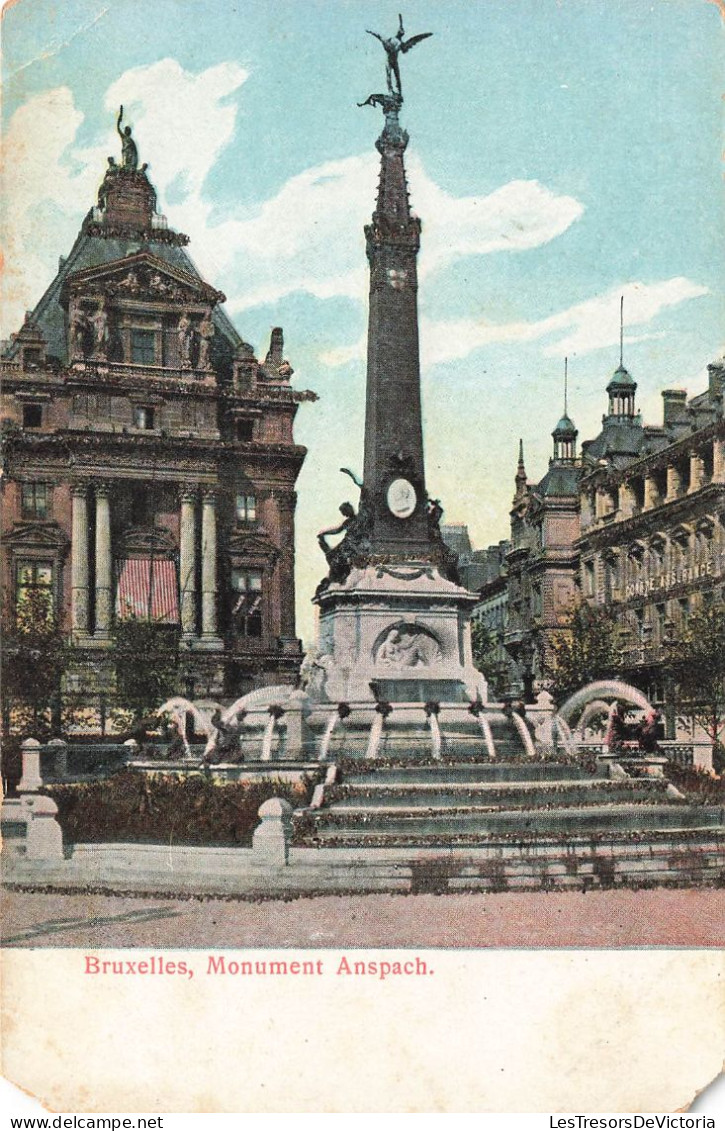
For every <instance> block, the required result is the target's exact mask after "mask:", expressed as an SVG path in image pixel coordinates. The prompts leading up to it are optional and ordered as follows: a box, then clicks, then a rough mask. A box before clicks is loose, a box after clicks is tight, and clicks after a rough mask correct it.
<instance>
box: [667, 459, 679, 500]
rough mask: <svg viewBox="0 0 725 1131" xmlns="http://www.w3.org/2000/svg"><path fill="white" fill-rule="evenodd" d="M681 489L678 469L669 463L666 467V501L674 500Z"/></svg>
mask: <svg viewBox="0 0 725 1131" xmlns="http://www.w3.org/2000/svg"><path fill="white" fill-rule="evenodd" d="M681 489H682V477H681V475H680V469H679V468H678V467H676V466H675V464H674V463H671V464H669V465H668V467H667V501H668V502H670V501H671V500H672V499H676V498H677V496H678V495H679V493H680V491H681Z"/></svg>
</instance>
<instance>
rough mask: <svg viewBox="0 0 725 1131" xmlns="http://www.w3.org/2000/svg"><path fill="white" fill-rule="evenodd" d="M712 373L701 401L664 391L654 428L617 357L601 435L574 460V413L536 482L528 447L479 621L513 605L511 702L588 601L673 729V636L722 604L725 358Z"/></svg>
mask: <svg viewBox="0 0 725 1131" xmlns="http://www.w3.org/2000/svg"><path fill="white" fill-rule="evenodd" d="M708 372H709V382H708V388H707V389H706V390H705V392H703V393H700V394H699V395H697V396H695V397H692V398H690V399H688V396H687V393H686V391H685V390H683V389H668V390H665V391H664V392H663V393H662V400H663V419H662V424H660V425H656V426H652V425H645V424H643V422H642V418H641V415H640V414H639V412H638V411H637V409H636V403H635V398H636V390H637V385H636V382H635V381H634V379H633V378H632V376H631V374H630V373H628V371H627V370H626V369H625V368H624V365H623V364H621V363H620V365H619V367H618V368H617V369H616V371H615V372H614V374H613V376H612V378H611V380H610V381H609V384H608V385H607V395H608V402H609V403H608V411H607V413H606V414H605V415H604V416H603V418H602V428H601V431H600V432H599V434H598V435H597V436H596V437H595V438H594V439H592V440H585V441H584V442H583V443H582V445H581V452H580V454H579V455H577V452H576V440H577V431H576V428H575V427H574V425H573V424H572V422H571V420H570V419H569V417H568V415H567V414H566V412H565V414H564V417H563V418H562V419H561V420H560V421H559V423H558V424H557V426H556V428H555V429H554V432H553V433H552V436H553V440H554V450H553V455H552V457H551V459H550V461H549V469H548V471H547V473H546V475H545V476H544V478H543V479H542V480H541V481H540V482H539V483H536V484H532V483H529V481H528V478H527V475H526V469H525V467H524V459H523V448H522V446H521V445H520V447H519V460H518V467H517V471H516V477H515V483H516V487H515V494H514V499H513V506H512V510H511V548H510V550H509V552H508V554H507V555H506V558H505V562H502V565H501V568H500V572H499V577H498V578H495V579H492V580H491V581H490V582H489V583H488V585H487V586H484V587H483V588H482V589H481V600H480V602H479V606H478V607H477V609H476V611H475V613H474V615H480V616H483V617H484V618H486V617H488V613H489V611H490V610H489V606H490V607H491V610H493V609H494V608H495V609H500V608H502V607H504V605H505V609H506V627H505V632H504V643H505V646H506V649H507V652H508V654H509V656H510V657H511V660H512V669H511V671H510V676H509V678H510V691H511V692H512V693H513V694H520V693H526V694H530V693H531V692H532V691H534V690H536V688H537V687H539V686H541V685H542V684H545V683H546V660H547V642H549V641H551V638H552V634H554V633H556V632H557V630H559V629H561V627H562V625H564V624H566V622H567V620H568V617H569V614H570V611H571V608H572V605H573V603H574V602H575V601H577V600H579V599H580V598H584V599H585V600H587V601H589V602H590V603H591V604H593V605H596V606H600V607H604V608H606V609H608V610H609V611H610V613H611V617H612V624H613V628H614V629H616V630H618V632H619V639H620V640H621V649H620V651H621V657H622V661H623V666H624V672H625V674H626V676H627V677H628V678H629V679H630V680H631V681H632V682H633V683H635V684H636V685H637V686H638V687H640V688H641V689H642V690H643V691H644V692H645V693H646V694H647V695H648V696H649V698H650V699H651V700H652V701H653V702H655V703H657V704H659V705H660V706H663V707H665V709H666V712H667V719H668V730H669V732H670V733H673V730H674V718H673V713H672V696H671V694H670V692H671V688H669V686H668V679H669V677H668V673H667V647H666V645H667V640H668V639H669V638H675V637H676V636H677V634H678V632H680V631H681V630H682V628H683V627H684V626H685V625H686V623H687V619H688V617H689V616H690V615H691V613H692V612H694V611H695V610H696V609H697V608H698V607H702V605H703V604H706V603H708V602H712V603H721V604H722V603H723V602H725V422H724V421H723V389H724V388H725V359H721V360H720V361H717V362H714V363H713V364H712V365H710V366H708ZM504 588H505V597H504V595H503V591H504Z"/></svg>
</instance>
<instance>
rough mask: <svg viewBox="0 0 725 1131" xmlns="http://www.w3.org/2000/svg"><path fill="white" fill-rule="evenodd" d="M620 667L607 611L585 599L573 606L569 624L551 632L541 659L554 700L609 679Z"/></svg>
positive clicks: (615, 631)
mask: <svg viewBox="0 0 725 1131" xmlns="http://www.w3.org/2000/svg"><path fill="white" fill-rule="evenodd" d="M619 668H620V658H619V652H618V635H617V626H616V624H615V622H614V620H613V619H612V617H611V615H610V613H609V612H608V611H607V610H606V609H598V608H593V607H592V606H591V605H588V604H587V603H586V602H585V601H582V602H580V603H579V604H577V605H575V606H574V607H573V608H572V610H571V613H570V614H569V618H568V623H567V624H566V625H564V626H563V627H562V628H561V629H560V630H558V631H557V632H555V633H554V634H553V635H552V638H551V641H550V642H549V646H548V648H547V653H546V656H545V661H544V670H545V674H546V676H547V677H548V679H549V690H550V692H551V694H552V695H553V697H554V699H555V700H556V702H557V703H563V702H564V701H565V700H566V699H568V698H569V696H570V695H572V694H573V693H574V692H575V691H578V690H579V688H580V687H584V686H585V685H586V684H587V683H592V682H593V681H594V680H597V679H608V678H609V679H611V678H612V677H613V676H615V675H617V674H618V671H619Z"/></svg>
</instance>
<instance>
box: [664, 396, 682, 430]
mask: <svg viewBox="0 0 725 1131" xmlns="http://www.w3.org/2000/svg"><path fill="white" fill-rule="evenodd" d="M662 416H663V423H664V426H665V428H668V427H669V426H671V425H674V424H684V423H685V422H686V420H687V390H686V389H663V391H662Z"/></svg>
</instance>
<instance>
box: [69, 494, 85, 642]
mask: <svg viewBox="0 0 725 1131" xmlns="http://www.w3.org/2000/svg"><path fill="white" fill-rule="evenodd" d="M71 609H72V624H73V631H74V633H76V634H78V635H81V636H85V635H87V633H88V488H87V486H86V484H85V483H76V484H75V485H74V487H73V518H72V526H71Z"/></svg>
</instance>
